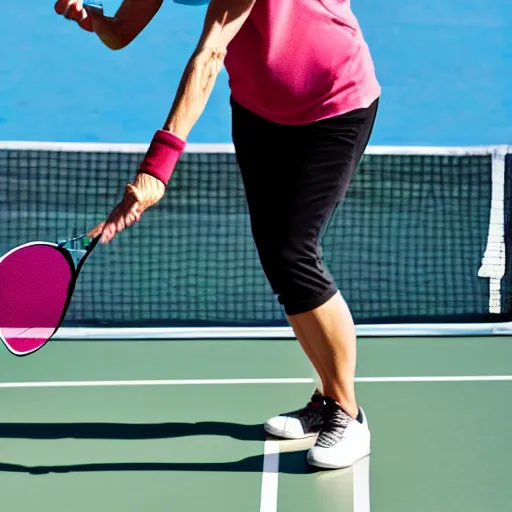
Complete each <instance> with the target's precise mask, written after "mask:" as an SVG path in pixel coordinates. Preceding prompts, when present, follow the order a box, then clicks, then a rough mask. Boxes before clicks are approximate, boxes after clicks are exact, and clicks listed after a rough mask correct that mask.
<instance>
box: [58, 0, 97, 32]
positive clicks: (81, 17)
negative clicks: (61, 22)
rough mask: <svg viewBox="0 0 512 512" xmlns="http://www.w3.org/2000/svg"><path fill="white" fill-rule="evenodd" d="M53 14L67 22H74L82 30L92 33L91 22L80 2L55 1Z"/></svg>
mask: <svg viewBox="0 0 512 512" xmlns="http://www.w3.org/2000/svg"><path fill="white" fill-rule="evenodd" d="M55 12H56V13H57V14H59V15H61V16H64V18H66V19H68V20H72V21H76V22H77V23H78V24H79V25H80V27H82V28H83V29H85V30H88V31H89V32H90V31H92V20H91V17H90V16H89V14H88V12H87V10H86V9H85V7H84V6H83V1H82V0H57V2H56V4H55Z"/></svg>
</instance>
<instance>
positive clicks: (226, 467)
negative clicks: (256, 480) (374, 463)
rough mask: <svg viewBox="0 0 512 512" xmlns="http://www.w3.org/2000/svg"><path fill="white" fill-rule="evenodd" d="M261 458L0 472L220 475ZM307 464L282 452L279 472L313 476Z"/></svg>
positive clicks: (302, 456) (2, 468) (13, 467)
mask: <svg viewBox="0 0 512 512" xmlns="http://www.w3.org/2000/svg"><path fill="white" fill-rule="evenodd" d="M262 468H263V455H255V456H253V457H247V458H246V459H242V460H239V461H234V462H192V463H189V462H109V463H101V462H98V463H91V464H67V465H59V466H57V465H48V466H24V465H22V464H9V463H3V462H0V472H7V473H27V474H30V475H47V474H49V473H93V472H102V471H113V472H123V471H197V472H202V471H205V472H213V471H219V472H222V473H229V472H233V473H261V470H262ZM316 472H317V470H315V469H313V468H310V467H309V466H308V465H307V462H306V451H300V452H290V453H284V454H282V455H281V457H280V461H279V473H281V474H283V473H284V474H290V475H303V474H307V473H316Z"/></svg>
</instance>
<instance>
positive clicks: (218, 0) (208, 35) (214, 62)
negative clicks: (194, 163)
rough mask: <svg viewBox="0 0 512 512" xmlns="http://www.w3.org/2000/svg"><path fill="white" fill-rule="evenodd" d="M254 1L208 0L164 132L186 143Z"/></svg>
mask: <svg viewBox="0 0 512 512" xmlns="http://www.w3.org/2000/svg"><path fill="white" fill-rule="evenodd" d="M255 2H256V0H211V1H210V4H209V6H208V10H207V13H206V17H205V21H204V25H203V31H202V34H201V37H200V39H199V43H198V45H197V47H196V50H195V51H194V53H193V55H192V57H191V58H190V60H189V62H188V64H187V66H186V68H185V71H184V73H183V76H182V78H181V81H180V85H179V87H178V91H177V93H176V97H175V100H174V103H173V105H172V108H171V111H170V112H169V115H168V117H167V119H166V121H165V124H164V127H163V128H164V130H166V131H169V132H172V133H174V134H175V135H176V136H177V137H179V138H180V139H183V140H186V139H187V137H188V135H189V133H190V131H191V130H192V128H193V126H194V124H195V123H196V122H197V120H198V119H199V117H200V116H201V114H202V113H203V111H204V108H205V107H206V103H207V102H208V99H209V97H210V94H211V92H212V89H213V86H214V84H215V81H216V79H217V76H218V75H219V73H220V71H221V68H222V65H223V62H224V57H225V55H226V49H227V46H228V44H229V43H230V42H231V40H232V39H233V38H234V37H235V35H236V34H237V33H238V31H239V30H240V29H241V28H242V25H243V24H244V22H245V20H246V19H247V18H248V16H249V14H250V12H251V10H252V8H253V6H254V4H255Z"/></svg>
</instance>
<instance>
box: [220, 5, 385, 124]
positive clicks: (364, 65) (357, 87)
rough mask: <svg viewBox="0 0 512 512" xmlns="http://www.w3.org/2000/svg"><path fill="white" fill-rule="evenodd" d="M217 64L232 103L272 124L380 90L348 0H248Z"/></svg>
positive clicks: (324, 111)
mask: <svg viewBox="0 0 512 512" xmlns="http://www.w3.org/2000/svg"><path fill="white" fill-rule="evenodd" d="M225 66H226V70H227V72H228V75H229V84H230V88H231V93H232V96H233V98H234V99H235V101H237V102H238V103H240V104H241V105H242V106H244V107H245V108H247V109H248V110H250V111H252V112H254V113H255V114H258V115H260V116H261V117H263V118H265V119H268V120H270V121H273V122H276V123H280V124H290V125H293V124H306V123H310V122H313V121H317V120H320V119H324V118H327V117H332V116H335V115H338V114H342V113H345V112H348V111H350V110H354V109H357V108H362V107H368V106H369V105H370V104H371V103H372V102H373V101H374V100H375V99H376V98H377V97H378V96H379V95H380V86H379V83H378V81H377V78H376V75H375V69H374V65H373V61H372V57H371V55H370V51H369V49H368V46H367V44H366V42H365V40H364V37H363V34H362V32H361V28H360V27H359V23H358V21H357V19H356V17H355V15H354V14H353V12H352V9H351V7H350V0H256V4H255V6H254V8H253V10H252V12H251V14H250V16H249V18H248V19H247V21H246V22H245V24H244V26H243V27H242V28H241V30H240V31H239V32H238V34H237V35H236V36H235V38H234V39H233V41H231V43H230V44H229V46H228V51H227V55H226V59H225Z"/></svg>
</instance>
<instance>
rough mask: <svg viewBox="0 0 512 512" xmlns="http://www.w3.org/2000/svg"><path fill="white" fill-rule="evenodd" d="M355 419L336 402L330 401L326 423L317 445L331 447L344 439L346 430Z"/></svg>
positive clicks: (326, 413) (326, 409)
mask: <svg viewBox="0 0 512 512" xmlns="http://www.w3.org/2000/svg"><path fill="white" fill-rule="evenodd" d="M351 421H353V419H352V418H351V417H350V416H349V415H348V414H346V413H345V412H344V411H343V409H342V408H341V407H339V406H338V405H337V404H336V403H334V402H333V403H328V405H327V407H326V408H325V425H324V428H323V429H322V430H321V432H320V434H319V435H318V439H317V441H316V445H317V446H319V447H321V448H331V447H333V446H334V445H335V444H336V443H338V442H339V441H341V439H343V435H344V434H345V430H346V429H347V427H348V425H349V423H350V422H351Z"/></svg>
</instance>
